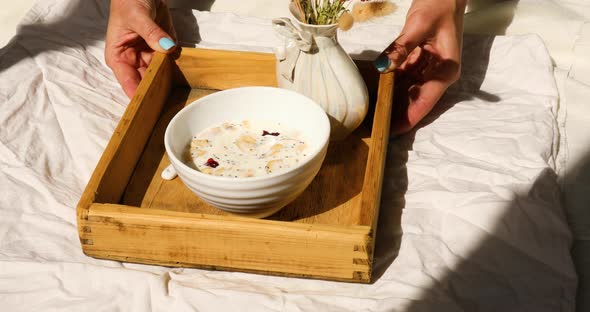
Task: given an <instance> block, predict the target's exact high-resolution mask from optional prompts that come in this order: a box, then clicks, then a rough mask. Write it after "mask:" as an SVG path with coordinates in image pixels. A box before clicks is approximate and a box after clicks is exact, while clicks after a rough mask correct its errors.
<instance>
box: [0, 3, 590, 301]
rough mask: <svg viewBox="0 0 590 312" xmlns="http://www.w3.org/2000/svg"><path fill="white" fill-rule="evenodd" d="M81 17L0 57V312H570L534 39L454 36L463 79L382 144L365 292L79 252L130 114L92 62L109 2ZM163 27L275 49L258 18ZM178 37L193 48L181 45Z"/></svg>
mask: <svg viewBox="0 0 590 312" xmlns="http://www.w3.org/2000/svg"><path fill="white" fill-rule="evenodd" d="M529 2H530V1H529ZM81 3H82V2H81V1H80V0H70V1H39V2H37V3H36V4H35V6H34V7H33V9H32V10H31V11H30V12H29V13H28V15H27V16H26V18H25V19H24V21H23V25H22V26H21V28H20V31H19V37H18V38H16V39H15V40H14V41H13V42H12V43H11V44H10V45H9V46H8V47H6V48H4V49H3V50H2V51H0V103H2V104H1V105H2V109H0V125H2V130H1V131H0V176H1V177H0V189H1V190H2V195H1V196H0V306H2V307H4V308H5V309H4V310H6V311H51V310H53V311H57V310H64V311H65V310H67V311H83V310H101V311H118V310H121V311H145V310H154V311H184V310H193V309H196V310H199V311H221V310H222V311H225V310H254V311H300V310H304V311H307V310H321V311H341V310H350V311H364V310H366V311H386V310H387V311H433V310H435V311H461V310H465V311H476V310H477V311H498V310H501V311H529V310H530V311H572V310H573V309H574V300H575V299H574V298H575V289H576V274H575V272H574V267H573V265H572V262H571V258H570V255H569V247H570V245H571V243H572V235H571V233H570V230H569V228H568V226H567V223H566V218H565V213H564V210H563V209H562V206H561V205H560V193H559V189H558V181H557V175H556V174H555V171H556V170H561V168H563V167H564V166H567V164H568V162H567V158H566V157H565V156H566V155H564V154H563V153H558V152H559V151H561V152H563V150H564V146H563V144H565V142H566V141H564V135H563V134H564V133H565V130H567V129H566V128H565V126H566V125H567V123H565V124H564V114H563V107H564V106H563V104H562V103H563V98H564V97H563V96H562V97H561V98H560V97H559V93H558V88H557V85H556V83H555V79H554V78H553V64H552V60H551V59H550V58H549V54H548V53H547V51H546V49H545V47H544V45H543V41H542V40H541V39H540V38H539V37H537V36H530V35H528V36H509V37H495V38H494V37H487V36H479V37H477V36H476V37H468V38H467V39H466V42H465V65H466V66H464V73H463V78H462V81H461V82H460V83H459V84H457V85H456V86H454V87H453V88H452V89H451V90H450V91H449V94H448V95H447V96H445V98H444V99H443V101H442V102H441V103H440V105H438V106H437V111H436V112H435V113H434V114H432V116H430V117H429V118H428V120H427V121H426V122H425V123H424V125H423V126H421V127H419V129H418V130H417V131H415V132H413V133H411V134H409V135H406V136H403V137H401V138H398V139H394V140H392V141H391V144H390V151H389V157H388V164H387V171H386V181H385V183H384V194H385V195H384V198H383V200H382V208H381V218H380V225H379V232H378V241H377V250H376V263H375V267H376V275H377V277H378V278H377V280H376V282H375V283H374V284H372V285H353V284H343V283H334V282H325V281H311V280H301V279H293V278H280V277H267V276H261V275H252V274H243V273H228V272H210V271H204V270H196V269H169V268H163V267H157V266H145V265H135V264H121V263H118V262H112V261H101V260H96V259H91V258H88V257H86V256H84V255H83V254H82V253H81V250H80V247H79V242H78V238H77V232H76V224H75V212H74V211H75V210H74V207H75V205H76V203H77V200H78V198H79V196H80V194H81V192H82V190H83V188H84V186H85V183H86V181H87V180H88V178H89V176H90V174H91V172H92V170H93V169H94V166H95V164H96V162H97V161H98V158H99V156H100V154H101V152H102V150H103V149H104V147H105V145H106V143H107V141H108V139H109V137H110V134H111V133H112V131H113V129H114V127H115V125H116V122H117V120H118V118H119V117H120V116H121V114H122V112H123V110H124V108H125V103H126V102H127V100H126V98H125V96H124V95H123V93H122V92H121V91H120V90H119V87H118V85H117V83H116V81H115V80H114V77H113V75H112V73H111V72H110V71H109V70H108V68H107V67H106V66H105V64H104V61H103V57H102V49H103V46H104V42H103V36H104V35H103V33H104V27H105V25H106V16H107V15H108V13H107V12H108V6H107V4H106V3H105V1H99V0H93V1H89V0H86V1H83V3H84V5H81ZM221 4H222V3H218V6H217V7H214V8H213V9H214V11H218V9H219V10H221V9H222V6H221ZM524 4H526V1H523V5H524ZM572 5H573V4H572ZM401 7H402V8H404V3H401ZM501 9H502V10H504V8H501ZM516 12H521V11H518V10H517V11H516ZM176 13H177V15H176V16H177V19H176V20H177V22H180V21H181V20H183V19H188V21H190V20H191V17H192V16H196V19H197V20H198V24H199V30H198V33H199V34H200V36H201V39H202V41H201V43H200V45H202V46H206V47H224V48H232V49H250V50H260V49H262V50H268V49H269V48H270V47H272V46H273V45H275V44H276V43H277V42H278V39H277V38H276V37H274V36H273V35H272V30H271V29H270V27H269V26H268V20H264V19H260V18H244V17H240V16H236V15H232V14H227V13H221V12H214V13H204V12H194V14H192V13H191V14H186V13H185V14H182V12H176ZM396 16H403V15H402V13H401V12H398V13H396ZM515 21H517V19H515ZM389 24H392V23H389ZM389 24H388V25H383V24H382V23H374V24H372V25H363V26H360V27H356V28H355V29H354V30H353V31H351V32H349V33H344V34H342V35H341V36H340V39H341V40H342V42H343V45H344V46H345V47H346V48H347V50H348V51H349V52H351V53H353V54H359V53H360V52H362V51H366V50H369V51H380V50H381V49H382V48H383V47H384V45H386V44H387V41H388V40H390V39H391V38H393V37H394V36H395V34H396V32H397V31H398V30H399V29H398V28H397V27H395V26H389ZM524 24H526V23H525V22H523V25H524ZM530 24H531V25H532V26H534V23H530ZM580 25H581V26H580V27H581V28H583V27H584V25H585V22H582V23H581V24H580ZM522 29H524V26H523V28H522ZM573 31H575V30H570V31H569V32H568V34H569V33H570V32H573ZM514 32H515V33H516V32H517V31H516V30H514ZM522 32H524V31H522ZM182 33H184V36H185V39H186V40H185V41H190V35H191V34H194V33H195V32H192V28H185V29H183V30H182ZM237 34H239V36H237ZM263 34H268V36H263ZM573 37H575V40H574V41H575V42H574V44H572V49H573V50H576V49H578V50H577V53H580V51H579V49H583V48H584V46H583V45H580V44H579V42H578V41H576V40H579V38H580V37H579V36H573ZM359 42H362V43H363V44H362V45H359V44H358V43H359ZM580 46H581V47H580ZM556 47H557V48H558V47H559V45H556V46H555V47H553V49H555V48H556ZM574 47H575V48H574ZM549 48H550V50H549V51H550V52H553V51H552V50H551V49H552V46H551V45H549ZM488 52H489V53H488ZM572 53H574V52H572ZM566 54H567V53H566ZM566 54H562V55H566ZM574 54H575V53H574ZM368 55H371V53H369V54H366V53H365V54H364V56H365V57H367V56H368ZM486 55H489V57H486ZM551 55H552V56H553V59H554V60H555V59H556V56H555V55H554V54H553V53H552V54H551ZM581 55H583V54H581ZM569 60H570V61H571V64H579V65H577V66H574V65H572V66H571V68H569V69H568V68H567V64H569V63H567V61H568V59H566V58H563V59H559V60H558V61H556V63H557V64H558V69H560V70H561V71H559V70H558V72H561V73H562V74H563V75H565V77H564V79H563V80H558V82H559V83H561V84H565V85H567V84H571V83H580V84H582V85H583V83H584V82H583V81H578V80H576V81H574V82H572V81H571V80H570V79H569V78H571V77H572V76H575V75H574V74H576V73H579V74H578V75H579V77H581V78H579V79H580V80H582V79H583V78H584V77H589V76H586V75H585V74H584V73H583V70H584V68H585V67H584V66H587V65H586V64H585V62H582V61H579V60H578V59H577V58H576V57H572V58H571V59H569ZM576 62H579V63H576ZM572 68H574V69H575V70H572ZM564 71H565V72H564ZM568 76H569V77H568ZM562 90H563V88H562V89H561V90H560V91H562ZM576 90H578V91H579V92H581V93H582V94H583V93H584V90H585V89H584V88H583V87H582V86H580V88H577V89H576ZM580 90H581V91H580ZM568 95H569V93H568ZM571 98H574V99H580V97H573V96H572V97H571ZM567 99H568V104H569V103H571V102H570V101H569V100H570V97H568V98H567ZM572 102H573V101H572ZM569 107H571V106H570V105H568V108H569ZM578 107H582V109H583V106H582V105H579V106H578ZM558 113H559V114H558ZM560 126H561V128H560ZM560 142H561V143H560ZM560 172H561V171H560ZM402 208H403V213H402V210H401V209H402ZM400 214H401V217H400ZM400 220H401V221H400ZM581 220H583V219H581ZM400 222H401V226H400ZM579 228H580V229H584V227H583V226H580V227H579ZM574 229H575V227H574Z"/></svg>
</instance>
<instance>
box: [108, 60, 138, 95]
mask: <svg viewBox="0 0 590 312" xmlns="http://www.w3.org/2000/svg"><path fill="white" fill-rule="evenodd" d="M112 70H113V73H114V74H115V77H116V78H117V81H119V84H120V85H121V87H122V88H123V91H124V92H125V94H126V95H127V96H128V97H129V98H132V97H133V95H134V94H135V91H136V90H137V87H138V86H139V82H140V81H141V76H140V74H139V72H138V71H137V69H136V68H135V67H133V66H131V65H129V64H125V63H119V62H117V63H114V64H113V66H112Z"/></svg>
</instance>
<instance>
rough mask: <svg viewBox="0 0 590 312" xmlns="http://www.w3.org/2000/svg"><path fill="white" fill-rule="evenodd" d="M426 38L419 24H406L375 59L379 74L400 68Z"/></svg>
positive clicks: (424, 30) (426, 34) (424, 31)
mask: <svg viewBox="0 0 590 312" xmlns="http://www.w3.org/2000/svg"><path fill="white" fill-rule="evenodd" d="M427 37H428V32H427V31H426V29H424V27H421V26H420V25H419V24H418V25H416V23H411V22H408V23H406V25H405V26H404V28H403V29H402V32H401V34H400V35H399V37H397V38H396V39H395V40H394V41H393V42H392V43H391V44H390V45H389V46H388V47H387V48H386V49H385V50H384V51H383V52H381V54H380V55H379V57H377V59H375V61H374V64H375V67H376V68H377V70H379V71H380V72H381V73H387V72H391V71H393V70H395V69H396V68H398V67H400V66H401V65H402V64H403V63H404V62H405V61H406V59H407V58H408V55H410V53H412V51H414V49H416V47H418V46H420V45H421V44H423V43H424V42H425V41H426V39H427Z"/></svg>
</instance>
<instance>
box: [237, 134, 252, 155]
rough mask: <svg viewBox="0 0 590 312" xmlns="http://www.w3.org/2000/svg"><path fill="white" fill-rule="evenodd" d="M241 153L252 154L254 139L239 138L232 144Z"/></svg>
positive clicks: (247, 137)
mask: <svg viewBox="0 0 590 312" xmlns="http://www.w3.org/2000/svg"><path fill="white" fill-rule="evenodd" d="M234 144H236V146H237V147H238V148H239V149H240V150H241V151H242V152H246V153H249V152H252V151H253V150H255V149H256V139H255V138H253V137H251V136H249V135H242V136H240V137H239V138H238V139H237V140H236V142H235V143H234Z"/></svg>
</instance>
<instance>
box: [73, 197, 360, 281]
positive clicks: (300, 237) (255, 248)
mask: <svg viewBox="0 0 590 312" xmlns="http://www.w3.org/2000/svg"><path fill="white" fill-rule="evenodd" d="M86 226H87V228H88V229H90V230H89V231H87V232H84V233H82V241H83V242H84V243H85V244H84V250H85V252H86V253H87V254H88V255H92V256H95V257H99V258H108V259H120V260H125V261H133V262H140V263H157V264H162V265H175V266H176V265H182V266H196V267H208V268H216V269H222V268H225V269H232V270H244V271H253V272H261V273H270V272H275V273H284V274H289V275H291V276H301V277H313V278H323V279H326V278H328V279H337V280H343V281H355V282H369V281H370V271H371V268H370V265H369V261H368V259H369V255H368V253H367V250H368V249H370V248H367V243H368V242H369V236H368V232H369V230H370V229H369V227H366V226H327V225H314V224H300V223H286V222H278V221H270V220H257V219H246V218H240V217H227V216H226V217H223V216H213V215H206V214H197V213H181V212H171V211H165V210H156V209H141V208H131V207H128V206H122V205H112V204H93V205H92V206H91V208H90V211H89V214H88V221H87V222H86Z"/></svg>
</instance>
